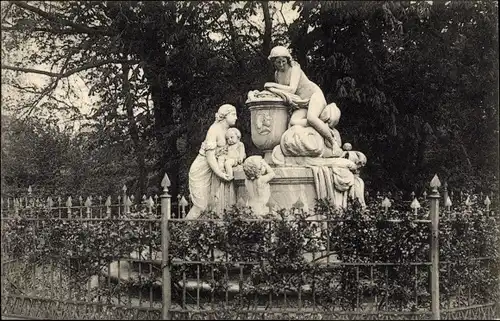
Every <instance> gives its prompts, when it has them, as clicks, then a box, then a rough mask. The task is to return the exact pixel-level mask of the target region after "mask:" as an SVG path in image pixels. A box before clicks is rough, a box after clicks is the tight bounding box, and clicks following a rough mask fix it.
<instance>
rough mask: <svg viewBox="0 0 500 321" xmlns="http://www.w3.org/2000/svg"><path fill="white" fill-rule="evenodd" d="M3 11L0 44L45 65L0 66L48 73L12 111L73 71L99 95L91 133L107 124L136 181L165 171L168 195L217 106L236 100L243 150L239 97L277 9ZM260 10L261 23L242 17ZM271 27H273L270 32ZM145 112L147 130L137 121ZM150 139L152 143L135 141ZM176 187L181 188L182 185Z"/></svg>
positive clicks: (169, 6) (136, 5)
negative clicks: (125, 147) (127, 143)
mask: <svg viewBox="0 0 500 321" xmlns="http://www.w3.org/2000/svg"><path fill="white" fill-rule="evenodd" d="M4 8H6V11H5V12H4V14H3V15H2V17H3V20H2V30H3V31H5V32H4V33H3V34H2V37H3V39H2V41H3V42H6V43H7V44H8V45H9V46H10V50H14V49H19V48H21V47H22V45H23V44H26V43H28V42H31V43H34V44H35V45H36V46H37V47H38V48H39V51H37V52H34V53H32V54H31V55H29V56H28V57H27V59H26V60H25V61H28V62H29V64H31V65H42V66H43V65H51V66H52V67H51V71H47V70H37V69H34V68H30V67H25V66H21V64H20V62H15V63H11V64H6V63H4V62H2V72H5V71H9V70H10V71H16V72H20V73H38V74H41V75H45V76H47V77H49V79H50V82H49V83H48V85H47V86H46V87H45V88H44V89H43V90H40V91H36V92H34V97H33V100H32V101H30V102H28V103H27V104H24V105H22V106H21V107H20V109H22V110H23V111H27V114H28V115H29V113H30V112H33V111H37V110H38V109H39V106H40V104H39V103H40V101H42V100H43V99H48V98H51V95H53V93H54V91H55V88H58V86H60V85H61V84H63V85H65V86H67V87H68V88H69V87H70V84H69V83H68V82H67V79H66V77H69V76H72V75H77V74H78V75H81V76H82V77H84V79H85V80H86V82H87V84H88V85H89V86H90V87H91V90H90V91H91V93H92V94H96V95H98V96H100V97H101V98H102V101H103V104H102V106H99V107H98V108H96V109H95V113H94V115H93V117H92V120H93V121H96V122H97V124H96V125H95V126H96V127H95V129H103V128H104V127H103V122H104V123H105V124H108V125H109V124H110V122H113V123H115V124H114V128H115V129H116V130H117V132H121V133H124V134H127V135H129V136H130V139H131V140H132V142H133V145H132V146H133V151H134V153H135V159H136V163H137V164H136V166H137V168H138V175H139V177H144V172H145V171H146V172H149V173H151V172H153V173H154V172H156V173H157V174H158V176H159V178H161V177H162V176H163V173H164V172H167V173H168V174H169V176H170V178H171V180H172V181H173V186H172V188H171V192H172V193H173V194H174V195H175V194H176V193H177V191H178V189H179V185H181V184H182V183H183V182H185V181H187V175H186V172H187V168H188V167H189V165H190V163H191V161H192V160H193V159H194V156H195V154H196V153H197V150H198V148H199V146H200V143H201V140H202V139H203V137H201V136H202V135H200V134H199V133H200V130H202V129H206V128H208V125H209V123H210V122H211V121H212V119H213V118H212V117H211V115H210V114H213V113H215V110H216V109H217V107H218V105H220V104H222V103H225V102H229V103H233V104H235V105H236V106H237V108H238V112H239V113H240V119H242V120H247V121H242V122H241V124H242V128H241V129H242V132H244V133H245V134H248V135H244V136H245V137H248V138H247V141H245V143H247V146H250V147H251V144H252V143H251V141H250V138H249V137H250V135H249V132H250V130H249V113H248V111H247V110H246V109H244V108H243V107H244V96H245V95H246V93H247V92H248V90H250V89H254V88H257V87H261V85H262V83H263V82H264V79H266V78H267V77H266V73H269V68H267V65H266V64H264V63H263V62H266V63H267V60H266V58H265V57H266V56H267V52H266V51H268V50H269V48H270V45H271V44H272V42H273V36H274V37H275V39H277V40H278V41H282V40H283V39H284V37H283V28H280V24H274V25H273V24H272V19H271V17H273V16H274V15H275V14H276V13H277V12H278V11H279V9H278V8H277V6H276V5H275V4H273V3H268V2H247V3H244V4H232V3H229V2H224V1H221V2H212V1H206V2H203V1H202V2H136V1H126V2H102V3H96V2H83V1H67V2H39V3H33V4H32V3H30V4H28V3H26V2H22V1H16V2H11V3H9V4H7V5H4ZM260 10H262V15H263V20H264V26H263V27H260V26H258V25H255V23H254V20H255V19H253V20H252V17H254V16H255V15H256V14H257V12H258V11H260ZM273 29H274V30H278V32H275V33H274V35H273V32H272V31H273ZM4 34H5V35H4ZM120 66H121V67H120ZM120 68H121V70H120ZM54 69H56V70H57V71H52V70H54ZM127 75H128V77H127ZM18 88H20V89H26V88H21V87H20V86H18ZM137 88H141V89H140V90H137ZM150 102H152V104H150ZM119 105H120V106H119ZM141 106H142V107H141ZM120 107H121V108H120ZM209 110H211V111H212V112H209ZM207 114H208V115H209V116H208V118H205V115H207ZM151 115H152V118H153V120H154V121H153V127H150V126H149V125H148V124H146V123H145V122H148V121H150V120H151V117H150V116H151ZM200 115H204V117H200ZM99 122H100V124H99ZM119 129H120V130H119ZM98 135H102V133H99V134H98ZM112 137H116V135H114V136H112ZM121 140H123V139H121ZM117 141H120V140H117ZM151 141H152V142H154V143H155V144H156V146H155V148H151V147H150V146H149V147H145V145H149V142H151ZM146 142H148V143H146ZM250 149H251V148H250ZM150 152H153V153H154V152H156V153H158V155H157V157H152V159H153V160H154V161H155V162H156V164H155V166H145V163H147V162H148V160H147V159H146V158H147V157H146V156H145V155H148V153H150ZM138 181H139V183H138V184H134V186H136V193H142V192H143V191H142V189H144V182H143V181H141V179H140V178H139V179H138ZM158 182H159V181H158ZM183 190H184V192H187V189H186V188H185V186H184V187H183Z"/></svg>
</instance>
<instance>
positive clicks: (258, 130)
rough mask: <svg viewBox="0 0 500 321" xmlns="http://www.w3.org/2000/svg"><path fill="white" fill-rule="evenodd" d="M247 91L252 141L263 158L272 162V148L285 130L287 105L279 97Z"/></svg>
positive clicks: (278, 141)
mask: <svg viewBox="0 0 500 321" xmlns="http://www.w3.org/2000/svg"><path fill="white" fill-rule="evenodd" d="M251 93H252V92H250V93H249V95H248V96H249V99H248V100H247V101H246V103H245V104H246V105H247V107H248V109H250V116H251V133H252V142H253V143H254V144H255V146H257V147H258V148H259V149H260V150H262V151H263V152H264V159H265V160H266V162H267V163H268V164H272V163H273V162H272V159H271V154H272V151H273V148H274V147H275V146H277V145H279V144H280V141H281V135H283V133H284V132H285V131H286V130H287V126H288V112H287V106H286V105H285V103H284V102H283V100H282V99H281V98H277V97H272V96H271V97H269V96H265V97H255V95H251Z"/></svg>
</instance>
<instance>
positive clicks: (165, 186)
mask: <svg viewBox="0 0 500 321" xmlns="http://www.w3.org/2000/svg"><path fill="white" fill-rule="evenodd" d="M161 187H163V192H164V193H168V188H169V187H170V179H169V178H168V175H167V173H165V176H163V179H162V180H161Z"/></svg>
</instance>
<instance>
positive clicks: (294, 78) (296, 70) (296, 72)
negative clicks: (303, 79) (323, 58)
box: [264, 64, 301, 94]
mask: <svg viewBox="0 0 500 321" xmlns="http://www.w3.org/2000/svg"><path fill="white" fill-rule="evenodd" d="M300 73H301V69H300V66H299V65H298V64H294V65H293V66H292V73H291V75H290V85H288V86H287V85H282V84H278V83H274V82H268V83H266V84H265V85H264V88H269V87H273V88H276V89H279V90H282V91H284V92H287V93H290V94H295V92H296V91H297V87H298V85H299V80H300ZM274 78H275V79H277V77H276V74H275V76H274Z"/></svg>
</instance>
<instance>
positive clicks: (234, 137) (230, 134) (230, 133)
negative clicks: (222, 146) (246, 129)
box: [226, 127, 241, 145]
mask: <svg viewBox="0 0 500 321" xmlns="http://www.w3.org/2000/svg"><path fill="white" fill-rule="evenodd" d="M240 140H241V132H240V131H239V129H238V128H236V127H231V128H229V129H228V130H227V132H226V141H227V143H228V144H229V145H234V144H236V143H237V142H239V141H240Z"/></svg>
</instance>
